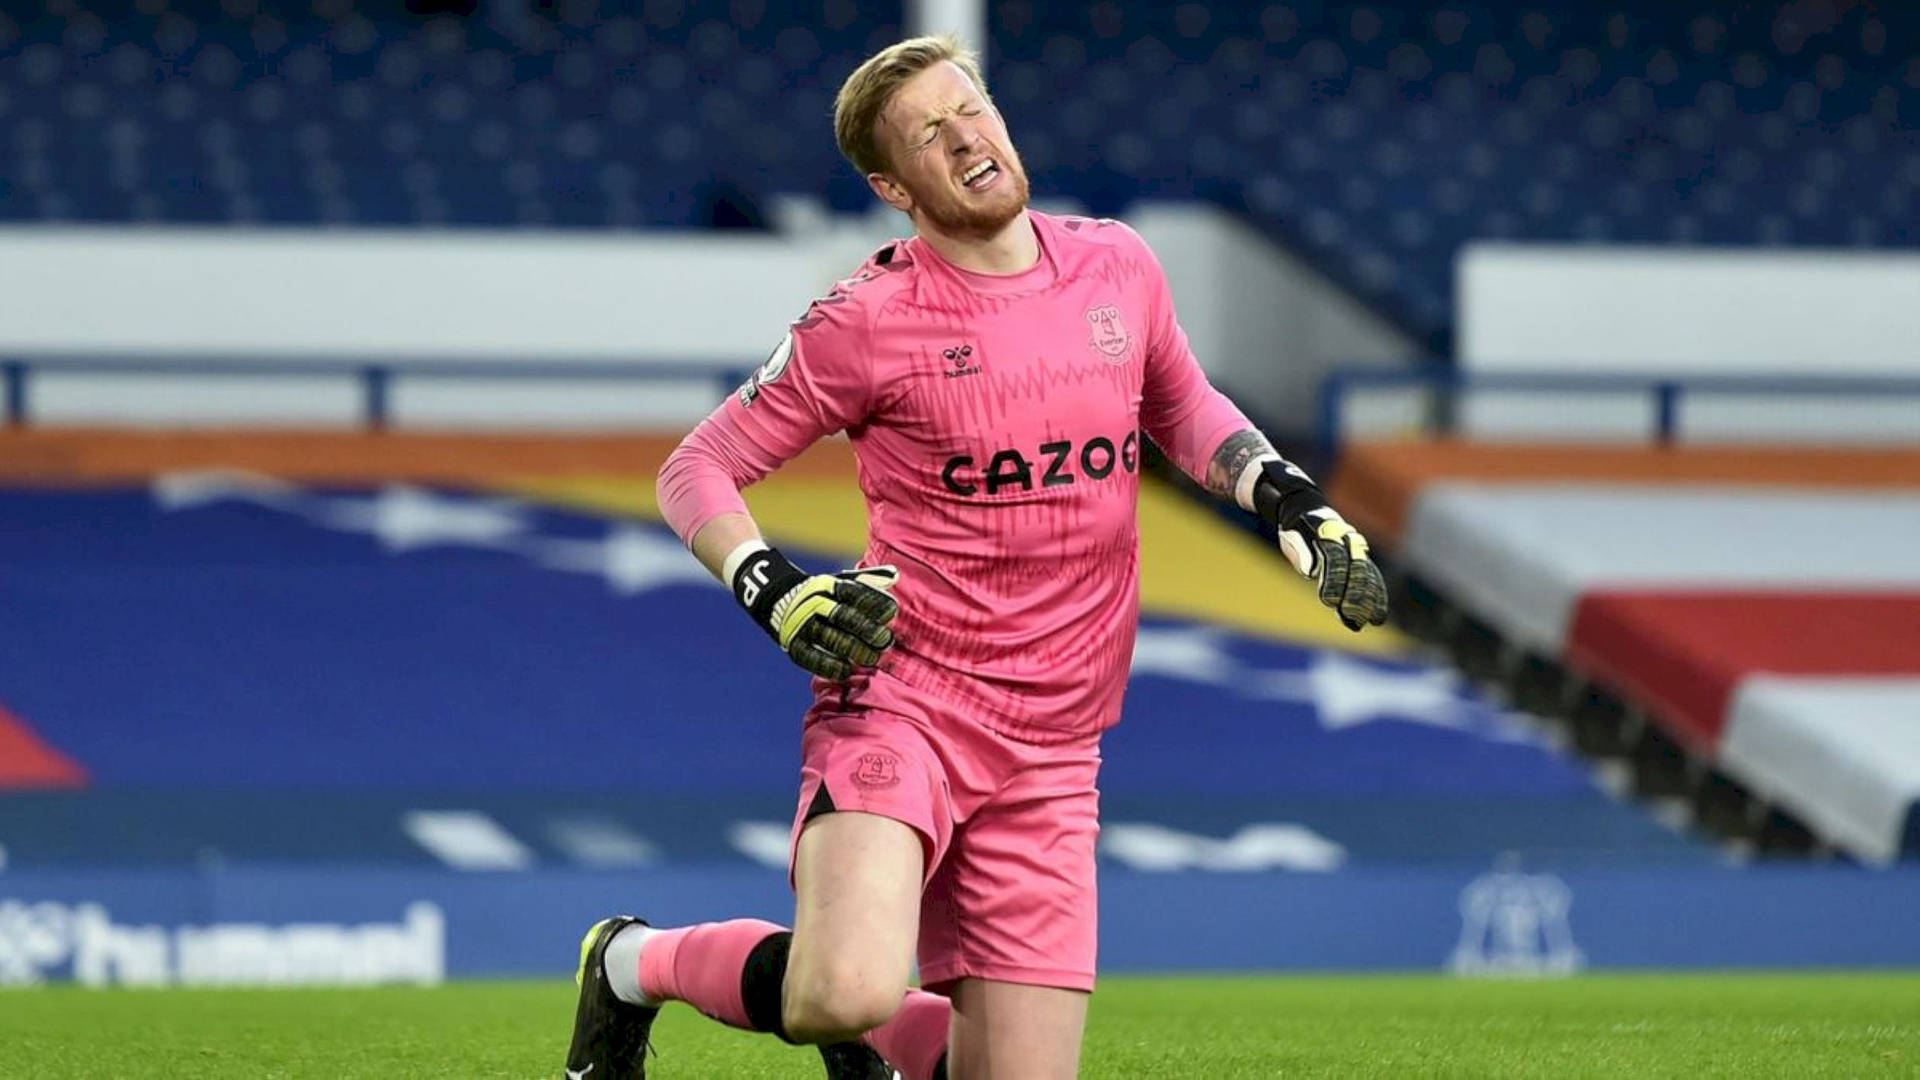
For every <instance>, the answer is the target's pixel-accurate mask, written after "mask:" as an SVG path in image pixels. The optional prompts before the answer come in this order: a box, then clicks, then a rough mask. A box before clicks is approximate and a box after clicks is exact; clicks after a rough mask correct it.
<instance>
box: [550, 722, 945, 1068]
mask: <svg viewBox="0 0 1920 1080" xmlns="http://www.w3.org/2000/svg"><path fill="white" fill-rule="evenodd" d="M803 755H804V757H805V759H806V765H805V767H804V768H803V776H804V777H805V780H804V782H803V784H802V791H801V804H800V805H801V807H802V808H803V809H802V811H801V813H800V814H798V815H796V818H797V821H796V826H795V828H796V833H797V838H796V840H795V845H794V886H795V892H796V896H797V900H798V903H797V906H796V916H797V917H796V930H797V932H796V933H789V932H788V931H786V930H784V929H782V928H780V927H778V926H775V925H774V924H772V923H767V922H762V921H759V920H734V921H731V922H722V923H703V924H700V925H697V926H690V927H684V928H679V929H672V930H659V929H654V928H651V927H645V926H637V925H626V926H623V927H621V928H620V929H619V932H618V934H617V935H615V936H614V937H612V939H611V941H610V942H609V943H608V944H607V945H606V946H605V947H604V948H600V949H596V950H588V951H590V952H592V954H593V955H594V956H595V957H599V956H601V955H604V957H605V963H604V965H600V966H604V968H605V970H606V975H605V977H604V980H603V981H602V983H601V985H603V986H605V987H607V989H608V990H609V991H610V994H609V996H610V997H613V998H617V999H618V1000H617V1003H618V1004H620V1005H622V1006H624V1007H634V1008H639V1009H642V1010H645V1012H646V1014H647V1016H646V1019H647V1021H648V1023H649V1024H650V1022H651V1013H652V1012H653V1011H655V1010H657V1008H658V1007H659V1005H660V1004H662V1003H664V1002H666V1001H685V1002H688V1003H689V1004H692V1005H693V1006H694V1007H696V1008H698V1009H699V1010H700V1011H701V1012H703V1013H705V1014H707V1015H708V1016H710V1017H712V1018H714V1019H716V1020H720V1021H721V1022H723V1023H726V1024H729V1025H731V1026H734V1027H739V1028H744V1029H746V1030H749V1031H763V1032H769V1033H772V1034H775V1035H778V1036H780V1037H781V1038H784V1039H787V1040H788V1041H792V1042H816V1043H821V1044H823V1045H825V1044H832V1043H840V1042H844V1041H846V1040H848V1039H852V1038H856V1037H858V1036H859V1035H860V1034H861V1033H863V1032H865V1031H867V1030H868V1029H870V1028H872V1027H874V1026H876V1025H883V1024H884V1025H886V1026H885V1027H883V1028H882V1030H881V1031H878V1032H875V1033H874V1035H875V1038H874V1039H872V1040H870V1041H871V1042H873V1044H874V1045H875V1046H880V1047H884V1048H887V1049H883V1051H882V1052H883V1053H901V1054H904V1055H906V1056H909V1057H915V1058H919V1057H926V1056H927V1055H926V1052H925V1050H924V1047H923V1044H925V1043H927V1042H928V1041H929V1035H928V1034H927V1033H928V1032H931V1033H932V1035H933V1036H937V1038H938V1041H939V1043H940V1047H939V1049H944V1042H945V1029H946V1023H945V1012H944V1010H945V1009H946V1008H947V1006H946V1003H945V1002H944V1001H943V1000H939V999H929V996H928V995H923V994H919V993H918V992H915V993H914V994H911V995H909V994H908V993H907V976H908V972H909V968H910V966H911V961H912V955H913V944H914V940H915V932H916V927H917V924H918V918H919V893H920V886H921V882H922V880H923V876H924V870H925V866H926V863H927V860H928V859H929V858H934V859H936V860H937V858H938V856H939V854H940V852H941V851H943V850H944V846H945V843H946V841H947V837H948V830H947V828H946V827H945V826H944V822H946V821H947V820H949V818H948V814H947V811H946V807H945V804H944V801H943V799H944V794H943V786H942V785H941V783H940V782H939V778H938V776H937V772H936V770H937V769H938V768H939V765H938V761H937V759H936V757H935V755H933V754H932V752H931V750H930V748H928V747H927V746H926V745H925V743H924V739H923V738H922V737H921V736H919V735H918V734H917V733H915V732H913V731H912V730H911V729H910V728H907V727H905V726H903V725H902V724H901V723H900V721H899V720H898V719H896V718H893V717H880V716H875V717H861V718H845V717H839V718H831V719H829V720H824V721H821V722H818V723H815V724H811V725H809V727H808V729H807V733H806V736H805V739H804V745H803ZM909 822H911V823H912V824H911V825H909V824H908V823H909ZM589 967H595V965H589V964H587V963H585V962H583V969H585V968H589ZM596 972H597V967H596ZM590 981H591V980H590ZM583 995H586V997H591V996H592V994H591V992H590V990H589V989H583ZM923 999H928V1000H923ZM583 1000H585V997H583ZM930 1001H931V1002H937V1008H938V1009H939V1010H941V1012H940V1013H939V1015H934V1014H933V1013H932V1012H931V1011H930V1010H931V1008H932V1007H933V1006H932V1005H931V1004H930ZM903 1002H904V1003H905V1007H903ZM896 1012H898V1013H899V1014H900V1015H899V1016H897V1017H896V1016H895V1013H896ZM582 1015H583V1016H584V1015H586V1010H585V1009H584V1006H583V1013H582ZM889 1018H892V1022H891V1023H889ZM610 1022H611V1021H610ZM616 1026H617V1025H616ZM582 1041H583V1040H582V1038H581V1031H580V1026H579V1023H578V1022H577V1023H576V1039H575V1042H576V1044H580V1043H581V1042H582ZM586 1041H589V1042H591V1041H593V1040H591V1039H588V1040H586ZM622 1056H623V1058H625V1059H629V1060H633V1061H634V1062H635V1067H634V1071H635V1074H636V1075H638V1074H639V1073H638V1069H639V1061H640V1060H641V1059H639V1058H636V1057H635V1056H634V1054H633V1052H632V1050H631V1048H629V1049H628V1052H627V1053H625V1054H623V1055H622ZM840 1056H846V1055H840ZM853 1056H855V1057H857V1055H853ZM937 1056H938V1055H937V1053H936V1054H934V1056H933V1058H932V1059H930V1060H937ZM828 1060H829V1071H830V1072H834V1069H835V1066H834V1061H835V1060H836V1056H835V1055H833V1054H829V1057H828ZM578 1064H579V1063H578V1062H575V1063H574V1065H575V1066H577V1065H578ZM896 1065H899V1063H896ZM900 1067H902V1068H903V1069H905V1071H906V1072H907V1075H908V1076H909V1078H910V1080H925V1078H924V1077H923V1076H921V1075H919V1074H920V1072H921V1070H919V1069H915V1068H913V1067H911V1066H904V1065H900ZM929 1068H931V1066H929ZM607 1071H609V1070H607V1069H605V1068H603V1069H602V1073H605V1072H607ZM834 1074H835V1075H841V1074H840V1073H834ZM931 1075H932V1074H931V1072H928V1073H926V1076H931ZM596 1080H597V1078H596Z"/></svg>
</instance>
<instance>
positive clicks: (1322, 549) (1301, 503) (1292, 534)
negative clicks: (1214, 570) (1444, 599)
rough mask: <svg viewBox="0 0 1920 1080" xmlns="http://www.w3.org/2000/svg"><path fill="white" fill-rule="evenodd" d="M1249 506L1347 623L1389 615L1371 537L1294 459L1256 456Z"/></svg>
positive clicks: (1354, 625)
mask: <svg viewBox="0 0 1920 1080" xmlns="http://www.w3.org/2000/svg"><path fill="white" fill-rule="evenodd" d="M1249 468H1250V469H1258V470H1259V472H1258V474H1257V475H1256V476H1255V477H1254V478H1253V491H1252V500H1251V501H1252V503H1253V505H1252V506H1251V507H1249V508H1248V509H1251V510H1253V511H1254V512H1256V513H1258V514H1259V515H1260V516H1261V518H1263V519H1265V520H1266V521H1267V522H1268V523H1269V524H1271V525H1273V526H1274V528H1275V530H1276V531H1277V533H1278V535H1279V538H1280V550H1281V551H1282V552H1284V553H1285V554H1286V556H1287V561H1288V562H1290V563H1292V564H1293V568H1294V569H1295V570H1298V571H1300V573H1301V574H1302V575H1303V576H1305V577H1309V578H1312V579H1313V580H1314V583H1315V584H1316V585H1318V586H1319V591H1320V602H1321V603H1323V604H1325V605H1327V606H1328V607H1330V608H1332V609H1333V610H1334V611H1335V612H1338V613H1339V615H1340V621H1341V622H1342V623H1344V624H1346V627H1347V629H1349V630H1352V631H1355V632H1356V633H1357V632H1358V631H1359V630H1360V628H1361V627H1362V626H1380V625H1382V624H1383V623H1385V622H1386V621H1387V583H1386V579H1385V578H1383V577H1381V576H1380V568H1379V567H1378V566H1375V565H1374V564H1373V560H1372V559H1371V558H1369V557H1368V554H1367V550H1368V549H1367V538H1366V537H1364V536H1361V535H1360V532H1359V530H1357V529H1355V528H1354V527H1353V526H1351V525H1349V524H1347V521H1346V519H1345V518H1343V517H1341V516H1340V514H1339V512H1338V511H1336V510H1334V508H1333V507H1331V506H1328V505H1327V499H1326V496H1324V495H1322V494H1321V493H1320V489H1319V488H1318V487H1316V486H1315V485H1314V483H1313V481H1312V480H1310V479H1308V478H1307V474H1306V473H1303V472H1301V471H1300V469H1299V467H1298V466H1296V465H1292V464H1289V463H1288V462H1285V461H1278V460H1275V459H1273V458H1268V459H1266V460H1264V461H1258V462H1255V463H1254V464H1253V465H1251V466H1249Z"/></svg>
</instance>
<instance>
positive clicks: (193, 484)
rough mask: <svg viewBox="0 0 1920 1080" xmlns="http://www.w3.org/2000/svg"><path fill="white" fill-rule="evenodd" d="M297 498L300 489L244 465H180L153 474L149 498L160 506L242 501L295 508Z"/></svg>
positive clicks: (194, 506) (188, 507) (173, 507)
mask: <svg viewBox="0 0 1920 1080" xmlns="http://www.w3.org/2000/svg"><path fill="white" fill-rule="evenodd" d="M299 499H300V492H299V490H298V489H297V488H295V487H294V486H293V485H292V484H289V483H287V482H285V481H283V480H276V479H274V478H273V477H271V476H262V475H260V474H259V473H252V472H247V471H246V470H244V469H184V470H181V471H179V472H169V473H161V474H160V475H159V476H156V477H154V478H153V501H154V502H155V503H158V504H159V506H160V508H161V509H162V510H194V509H198V508H199V507H202V506H210V505H212V504H213V503H218V502H246V503H253V504H255V505H257V506H265V507H269V508H271V509H274V510H286V511H290V512H297V511H298V509H299V506H298V503H299Z"/></svg>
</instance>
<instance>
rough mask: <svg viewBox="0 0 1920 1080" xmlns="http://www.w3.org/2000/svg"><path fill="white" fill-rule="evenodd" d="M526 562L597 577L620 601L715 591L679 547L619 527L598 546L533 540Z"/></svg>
mask: <svg viewBox="0 0 1920 1080" xmlns="http://www.w3.org/2000/svg"><path fill="white" fill-rule="evenodd" d="M526 552H527V556H528V557H529V558H531V559H532V560H533V561H535V562H537V563H539V564H540V565H542V566H544V567H546V568H548V569H549V570H568V571H573V572H576V573H588V574H597V575H599V576H600V577H603V578H605V579H606V581H607V587H608V588H611V589H612V590H613V591H614V592H616V593H618V594H620V595H621V596H630V595H632V594H634V593H637V592H644V591H645V590H647V589H658V588H660V587H662V586H666V585H718V584H719V582H718V581H716V580H714V577H713V575H712V574H709V573H707V570H706V568H705V567H703V566H701V565H700V563H699V562H698V561H697V560H695V559H694V557H693V556H692V555H690V554H688V553H687V549H686V548H684V547H682V546H680V544H679V542H677V541H673V540H668V539H666V538H665V537H663V536H661V535H659V534H658V533H655V532H653V531H651V530H648V529H643V528H640V527H639V526H636V525H620V526H617V527H615V528H614V529H612V530H611V531H609V532H608V533H607V536H606V539H604V540H545V539H543V540H535V541H533V542H531V543H529V544H527V545H526Z"/></svg>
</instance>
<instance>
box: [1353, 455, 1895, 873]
mask: <svg viewBox="0 0 1920 1080" xmlns="http://www.w3.org/2000/svg"><path fill="white" fill-rule="evenodd" d="M1346 460H1347V466H1346V471H1345V472H1344V473H1343V476H1342V479H1341V481H1340V488H1341V491H1340V495H1341V497H1342V505H1344V506H1346V507H1348V512H1349V513H1351V514H1353V515H1355V517H1356V519H1357V520H1360V521H1362V522H1364V523H1366V525H1367V527H1368V529H1369V532H1370V533H1372V534H1373V535H1374V536H1376V537H1378V538H1379V539H1381V540H1382V541H1386V542H1388V543H1390V544H1391V545H1392V547H1393V549H1394V550H1395V552H1396V554H1397V556H1398V559H1399V561H1400V563H1401V564H1402V565H1403V566H1404V568H1405V570H1406V572H1407V573H1408V574H1409V575H1411V576H1413V577H1415V578H1417V579H1418V580H1419V581H1420V583H1421V584H1422V586H1423V587H1425V588H1429V589H1431V590H1433V591H1434V592H1435V593H1437V594H1439V596H1440V597H1441V598H1442V599H1441V604H1442V606H1443V607H1446V608H1450V609H1452V610H1454V611H1456V612H1459V613H1461V614H1462V615H1463V616H1464V617H1465V618H1467V619H1471V620H1476V621H1477V622H1478V623H1479V624H1480V625H1481V626H1484V627H1485V628H1487V629H1486V632H1489V633H1491V634H1493V635H1495V636H1496V637H1497V639H1498V640H1499V641H1500V642H1501V643H1502V645H1503V649H1502V656H1501V658H1500V659H1498V660H1497V661H1495V662H1494V663H1493V664H1492V666H1491V668H1490V669H1489V671H1488V673H1489V674H1496V675H1499V676H1501V677H1503V678H1506V679H1509V680H1519V679H1523V678H1524V677H1525V670H1524V669H1525V667H1526V658H1528V657H1534V658H1542V659H1544V661H1545V662H1547V663H1549V664H1553V665H1564V667H1565V668H1566V669H1567V670H1568V671H1570V672H1572V673H1574V675H1575V676H1576V678H1577V679H1579V680H1591V681H1592V682H1594V683H1597V684H1599V685H1600V686H1602V687H1604V688H1605V689H1606V690H1607V691H1609V692H1611V693H1613V694H1617V695H1618V696H1619V697H1620V698H1621V699H1623V700H1625V701H1627V702H1629V703H1630V704H1631V705H1632V706H1633V707H1635V708H1637V709H1641V710H1644V712H1645V714H1646V715H1647V716H1648V717H1649V718H1650V719H1651V720H1652V721H1653V723H1654V725H1655V726H1656V730H1657V731H1660V732H1664V735H1665V739H1666V740H1667V742H1666V745H1670V746H1677V747H1679V748H1681V749H1682V750H1684V751H1685V752H1686V754H1687V755H1688V756H1690V757H1692V758H1693V759H1695V760H1696V761H1698V762H1700V763H1701V764H1700V767H1699V768H1698V769H1696V770H1694V772H1695V773H1696V775H1695V776H1693V777H1692V778H1691V780H1689V781H1686V782H1683V783H1682V784H1681V785H1680V787H1679V790H1677V791H1675V792H1672V793H1677V794H1688V795H1695V796H1698V795H1700V794H1702V786H1703V785H1704V784H1705V783H1706V781H1707V777H1706V775H1705V774H1706V771H1707V770H1708V769H1712V770H1718V771H1720V772H1722V773H1724V774H1725V776H1726V777H1728V778H1730V780H1731V781H1732V783H1733V784H1735V785H1737V786H1738V787H1739V788H1740V789H1743V791H1744V792H1745V793H1746V794H1748V795H1750V796H1751V802H1749V803H1747V804H1746V808H1745V809H1744V810H1743V811H1742V813H1743V814H1744V815H1745V816H1746V817H1747V818H1748V820H1746V821H1745V822H1742V823H1739V824H1741V825H1744V826H1745V828H1746V830H1747V831H1748V832H1749V834H1750V832H1751V829H1752V827H1753V826H1755V825H1757V824H1758V818H1757V817H1756V815H1758V814H1764V813H1765V812H1766V811H1767V810H1769V809H1780V810H1784V811H1786V812H1787V813H1788V814H1790V815H1792V817H1793V818H1794V819H1795V820H1797V821H1799V822H1801V823H1804V824H1805V825H1806V826H1807V827H1809V828H1810V829H1811V830H1812V831H1813V833H1814V835H1815V836H1816V837H1817V838H1819V839H1820V840H1821V841H1823V842H1824V843H1826V844H1829V845H1831V846H1832V847H1833V848H1836V849H1838V850H1840V851H1844V852H1847V853H1849V854H1851V855H1853V856H1856V857H1858V858H1861V859H1864V860H1868V861H1871V862H1875V863H1886V862H1890V861H1893V860H1896V859H1901V858H1915V857H1920V741H1916V737H1917V736H1920V566H1917V565H1916V564H1915V562H1914V560H1913V558H1912V555H1911V553H1912V552H1913V551H1915V550H1920V454H1916V453H1914V452H1913V451H1910V450H1881V451H1864V450H1825V451H1823V450H1816V449H1807V448H1800V449H1795V450H1791V451H1788V450H1774V451H1767V450H1755V449H1752V448H1744V449H1742V450H1740V451H1737V452H1732V451H1728V450H1726V449H1715V448H1700V449H1692V448H1665V449H1660V450H1640V449H1624V448H1609V449H1598V450H1596V449H1583V448H1577V447H1574V448H1570V447H1558V448H1552V449H1542V448H1537V447H1516V446H1511V445H1504V446H1473V445H1469V444H1461V445H1451V446H1449V445H1445V444H1417V443H1410V444H1405V445H1401V446H1390V445H1379V446H1372V447H1359V448H1356V449H1354V450H1353V451H1352V452H1351V453H1349V455H1348V456H1347V459H1346ZM1454 629H1455V631H1458V630H1459V627H1458V626H1457V625H1456V626H1455V628H1454ZM1453 636H1455V637H1456V638H1457V637H1459V636H1460V635H1459V634H1458V633H1457V632H1456V633H1455V634H1454V635H1453ZM1577 689H1578V685H1576V686H1575V687H1574V690H1576V691H1577ZM1550 696H1551V695H1550ZM1557 696H1558V698H1559V700H1558V701H1546V702H1543V703H1542V704H1543V705H1544V706H1545V707H1546V708H1547V709H1563V710H1564V709H1567V708H1571V707H1574V706H1576V705H1577V704H1578V703H1579V700H1580V696H1579V694H1578V693H1577V692H1574V693H1568V692H1563V693H1561V694H1559V695H1557ZM1633 738H1634V737H1633V736H1631V735H1630V736H1629V739H1628V741H1629V742H1631V741H1632V740H1633ZM1615 749H1618V750H1621V751H1625V752H1629V753H1631V752H1632V751H1633V747H1632V746H1630V745H1622V746H1619V747H1616V748H1615Z"/></svg>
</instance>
